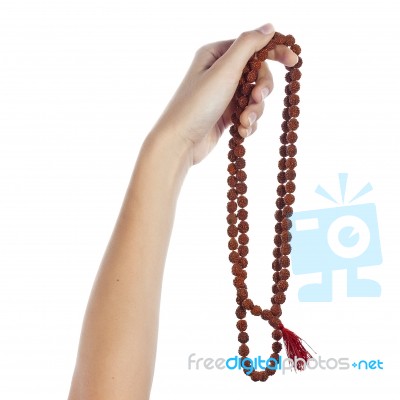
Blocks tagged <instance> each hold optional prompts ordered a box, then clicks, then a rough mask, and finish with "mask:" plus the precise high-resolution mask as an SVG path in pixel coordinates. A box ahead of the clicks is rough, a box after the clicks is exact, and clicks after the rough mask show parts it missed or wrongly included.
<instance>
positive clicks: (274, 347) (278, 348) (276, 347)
mask: <svg viewBox="0 0 400 400" xmlns="http://www.w3.org/2000/svg"><path fill="white" fill-rule="evenodd" d="M281 350H282V344H281V343H280V342H274V343H272V351H273V352H274V353H279V352H280V351H281Z"/></svg>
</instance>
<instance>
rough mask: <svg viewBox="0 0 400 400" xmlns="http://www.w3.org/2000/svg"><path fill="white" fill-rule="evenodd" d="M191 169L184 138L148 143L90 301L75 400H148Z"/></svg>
mask: <svg viewBox="0 0 400 400" xmlns="http://www.w3.org/2000/svg"><path fill="white" fill-rule="evenodd" d="M190 165H191V155H190V146H189V144H188V143H186V142H184V141H183V140H182V139H180V138H179V137H177V136H174V135H171V134H169V133H166V132H160V131H158V132H152V133H151V134H150V135H149V136H148V137H147V138H146V140H145V142H144V144H143V146H142V149H141V151H140V154H139V157H138V160H137V163H136V166H135V169H134V171H133V174H132V178H131V180H130V183H129V186H128V189H127V192H126V195H125V199H124V202H123V205H122V208H121V211H120V215H119V217H118V220H117V223H116V226H115V229H114V232H113V234H112V237H111V239H110V242H109V245H108V247H107V250H106V252H105V255H104V258H103V261H102V263H101V266H100V269H99V272H98V275H97V277H96V280H95V283H94V286H93V290H92V293H91V296H90V300H89V304H88V307H87V310H86V315H85V320H84V324H83V328H82V335H81V341H80V347H79V354H78V360H77V366H76V371H75V375H74V381H73V385H72V389H71V396H70V400H75V399H81V398H85V399H86V400H88V399H92V398H93V399H94V398H96V400H99V399H103V398H104V399H105V398H107V399H111V398H114V397H113V396H115V398H118V400H124V399H125V397H124V396H125V395H126V396H128V395H131V396H132V393H135V394H136V396H135V397H134V398H135V399H138V400H139V399H142V398H143V399H145V398H148V394H149V391H150V386H151V380H152V376H153V369H154V362H155V354H156V346H157V332H158V329H157V328H158V315H159V302H160V293H161V284H162V277H163V269H164V263H165V258H166V254H167V249H168V243H169V239H170V235H171V230H172V225H173V220H174V213H175V206H176V201H177V198H178V195H179V191H180V187H181V184H182V182H183V180H184V177H185V175H186V173H187V171H188V169H189V167H190ZM110 371H112V373H110ZM94 377H95V379H94ZM110 388H111V390H112V392H110ZM79 393H80V395H79ZM72 394H73V395H72ZM80 396H82V397H80ZM126 398H128V397H126ZM130 398H132V397H130Z"/></svg>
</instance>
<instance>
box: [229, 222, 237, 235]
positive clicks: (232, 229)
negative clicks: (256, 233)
mask: <svg viewBox="0 0 400 400" xmlns="http://www.w3.org/2000/svg"><path fill="white" fill-rule="evenodd" d="M227 232H228V236H229V237H236V236H237V234H238V228H236V226H235V225H229V226H228V229H227Z"/></svg>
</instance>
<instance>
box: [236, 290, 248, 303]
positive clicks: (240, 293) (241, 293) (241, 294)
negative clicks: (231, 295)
mask: <svg viewBox="0 0 400 400" xmlns="http://www.w3.org/2000/svg"><path fill="white" fill-rule="evenodd" d="M236 293H237V296H238V297H239V299H240V300H242V301H243V300H246V299H247V298H248V297H249V293H248V292H247V289H245V288H238V290H237V291H236Z"/></svg>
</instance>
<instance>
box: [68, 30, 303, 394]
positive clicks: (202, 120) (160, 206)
mask: <svg viewBox="0 0 400 400" xmlns="http://www.w3.org/2000/svg"><path fill="white" fill-rule="evenodd" d="M273 34H274V32H273V30H271V31H270V32H267V31H266V29H265V28H260V29H259V30H257V31H251V32H247V33H245V34H242V35H241V36H240V37H239V38H238V39H237V40H236V41H225V42H218V43H214V44H211V45H208V46H205V47H203V48H201V49H200V50H199V51H198V52H197V53H196V56H195V59H194V61H193V63H192V65H191V67H190V68H189V71H188V73H187V75H186V77H185V78H184V80H183V82H182V84H181V85H180V87H179V88H178V90H177V92H176V94H175V95H174V97H173V98H172V100H171V102H170V103H169V105H168V106H167V108H166V110H165V112H164V114H163V115H162V116H161V117H160V119H159V121H158V122H157V123H156V125H155V126H154V128H153V129H152V131H151V132H150V133H149V135H148V136H147V138H146V139H145V141H144V143H143V146H142V148H141V151H140V154H139V157H138V160H137V162H136V166H135V168H134V171H133V173H132V177H131V180H130V183H129V186H128V189H127V192H126V195H125V199H124V201H123V204H122V207H121V211H120V214H119V217H118V220H117V222H116V225H115V228H114V231H113V234H112V236H111V239H110V241H109V244H108V247H107V249H106V252H105V255H104V257H103V260H102V263H101V266H100V268H99V271H98V274H97V276H96V279H95V282H94V285H93V289H92V292H91V295H90V299H89V303H88V306H87V309H86V313H85V318H84V322H83V327H82V333H81V339H80V344H79V351H78V356H77V362H76V367H75V372H74V375H73V379H72V384H71V390H70V395H69V400H83V399H85V400H92V399H96V400H102V399H107V400H111V399H118V400H125V399H137V400H142V399H148V398H149V394H150V389H151V383H152V378H153V370H154V363H155V356H156V347H157V331H158V315H159V304H160V294H161V285H162V277H163V269H164V263H165V258H166V254H167V250H168V244H169V239H170V235H171V231H172V226H173V220H174V212H175V206H176V201H177V198H178V196H179V191H180V188H181V185H182V183H183V181H184V178H185V176H186V174H187V172H188V171H189V169H190V167H191V166H192V165H194V164H196V163H198V162H199V161H201V160H202V159H203V158H204V157H205V156H206V155H207V154H208V152H209V151H210V150H211V149H212V148H213V147H214V146H215V144H216V143H217V141H218V139H219V137H220V136H221V134H222V132H223V131H224V129H225V128H226V127H227V126H228V125H229V120H230V115H231V113H232V109H231V105H230V102H231V99H232V96H233V94H234V92H235V89H236V86H237V82H238V80H239V78H240V75H241V71H242V69H243V67H244V65H245V64H246V62H247V60H248V59H249V58H250V57H251V55H252V54H253V53H254V52H255V51H257V50H259V49H261V48H262V47H263V46H265V45H266V44H267V43H268V41H269V40H270V39H271V38H272V36H273ZM272 58H273V59H276V60H278V61H280V62H282V63H284V64H286V65H294V64H295V63H296V62H297V56H296V55H295V54H294V53H292V52H291V51H290V50H289V49H287V48H286V47H285V46H282V49H276V51H275V53H274V54H273V55H272ZM265 88H268V90H269V91H271V90H272V77H271V75H270V73H269V71H268V68H267V65H266V64H264V65H263V68H262V69H261V71H260V77H259V79H258V81H257V84H256V87H255V88H254V89H253V92H252V96H253V100H254V101H253V102H252V104H250V105H249V106H248V107H247V110H246V111H245V112H244V113H243V114H242V119H243V121H241V122H242V126H241V128H240V133H241V134H242V135H243V136H247V135H248V134H249V133H252V131H254V130H255V127H256V123H255V121H256V119H257V118H258V117H259V116H260V115H261V114H262V110H263V98H264V96H263V93H264V94H265V90H263V89H265ZM251 114H254V115H251ZM249 116H250V119H249Z"/></svg>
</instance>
